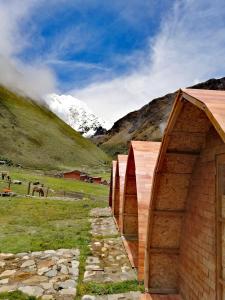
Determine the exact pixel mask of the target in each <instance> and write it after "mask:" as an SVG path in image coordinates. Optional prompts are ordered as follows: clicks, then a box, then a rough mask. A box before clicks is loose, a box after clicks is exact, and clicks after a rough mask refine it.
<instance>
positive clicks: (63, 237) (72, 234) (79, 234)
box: [0, 198, 107, 300]
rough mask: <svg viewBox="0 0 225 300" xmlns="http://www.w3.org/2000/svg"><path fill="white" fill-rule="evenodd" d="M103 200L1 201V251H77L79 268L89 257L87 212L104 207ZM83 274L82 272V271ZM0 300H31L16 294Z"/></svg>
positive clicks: (3, 296)
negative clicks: (62, 249) (63, 249)
mask: <svg viewBox="0 0 225 300" xmlns="http://www.w3.org/2000/svg"><path fill="white" fill-rule="evenodd" d="M105 206H107V202H103V201H90V200H89V201H88V200H86V201H84V200H82V201H54V200H40V199H35V200H34V199H24V198H13V199H6V198H2V199H0V252H11V253H18V252H24V251H25V252H26V251H41V250H48V249H59V248H79V249H80V252H81V255H80V265H81V268H83V266H84V262H85V260H86V257H87V255H88V254H89V247H88V244H89V243H90V238H91V236H90V223H89V221H88V216H89V212H90V210H91V209H92V208H94V207H105ZM81 272H82V270H81ZM0 299H10V300H11V299H15V300H16V299H18V300H32V299H35V298H34V297H27V296H25V295H22V294H21V293H19V292H15V293H11V294H10V293H9V294H0Z"/></svg>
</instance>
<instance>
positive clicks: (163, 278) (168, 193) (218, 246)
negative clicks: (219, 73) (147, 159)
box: [145, 89, 225, 300]
mask: <svg viewBox="0 0 225 300" xmlns="http://www.w3.org/2000/svg"><path fill="white" fill-rule="evenodd" d="M150 203H151V204H150V211H149V224H148V234H147V240H148V241H147V250H146V261H145V286H146V289H147V290H148V291H149V292H150V293H159V294H171V293H176V294H179V295H180V297H181V298H182V299H186V300H189V299H192V300H197V299H208V300H209V299H210V300H215V299H218V300H221V299H225V91H211V90H194V89H184V90H180V91H179V93H178V96H177V99H176V101H175V104H174V107H173V110H172V113H171V116H170V118H169V122H168V125H167V128H166V130H165V134H164V138H163V141H162V146H161V149H160V153H159V158H158V162H157V166H156V169H155V174H154V180H153V187H152V195H151V202H150ZM149 297H150V296H149ZM154 297H155V296H154ZM153 299H156V298H153ZM160 299H161V298H160ZM162 299H163V298H162ZM166 299H168V298H166ZM174 299H175V298H174Z"/></svg>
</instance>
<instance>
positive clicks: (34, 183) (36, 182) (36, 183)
mask: <svg viewBox="0 0 225 300" xmlns="http://www.w3.org/2000/svg"><path fill="white" fill-rule="evenodd" d="M32 184H33V185H39V184H40V182H39V181H35V182H33V183H32Z"/></svg>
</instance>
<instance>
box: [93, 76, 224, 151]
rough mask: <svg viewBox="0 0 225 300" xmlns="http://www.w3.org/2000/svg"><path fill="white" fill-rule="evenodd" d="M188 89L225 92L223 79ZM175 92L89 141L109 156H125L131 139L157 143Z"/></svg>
mask: <svg viewBox="0 0 225 300" xmlns="http://www.w3.org/2000/svg"><path fill="white" fill-rule="evenodd" d="M188 88H196V89H212V90H225V77H222V78H219V79H215V78H213V79H209V80H207V81H204V82H201V83H198V84H196V85H194V86H191V87H188ZM176 93H177V91H176V92H174V93H169V94H166V95H165V96H162V97H159V98H155V99H153V100H151V101H150V102H149V103H147V104H146V105H144V106H143V107H142V108H140V109H139V110H136V111H133V112H130V113H128V114H127V115H125V116H124V117H122V118H121V119H119V120H118V121H116V122H115V123H114V125H113V127H112V128H111V129H110V130H108V131H107V132H106V133H105V134H101V135H95V136H94V137H92V141H93V142H94V143H96V144H97V145H98V146H100V147H101V148H102V149H103V150H104V151H105V152H106V153H108V154H109V155H111V156H113V157H114V156H116V155H117V154H119V153H127V150H128V147H129V143H130V141H131V140H141V141H145V140H149V141H160V140H161V138H162V135H163V131H164V128H165V126H166V123H167V119H168V117H169V114H170V112H171V109H172V105H173V102H174V100H175V98H176Z"/></svg>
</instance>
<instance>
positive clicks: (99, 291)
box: [78, 280, 144, 296]
mask: <svg viewBox="0 0 225 300" xmlns="http://www.w3.org/2000/svg"><path fill="white" fill-rule="evenodd" d="M129 291H140V292H144V285H143V284H140V283H138V281H136V280H132V281H124V282H118V283H104V284H103V283H93V282H90V283H83V284H80V285H79V286H78V296H79V295H81V296H82V295H108V294H120V293H126V292H129Z"/></svg>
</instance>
